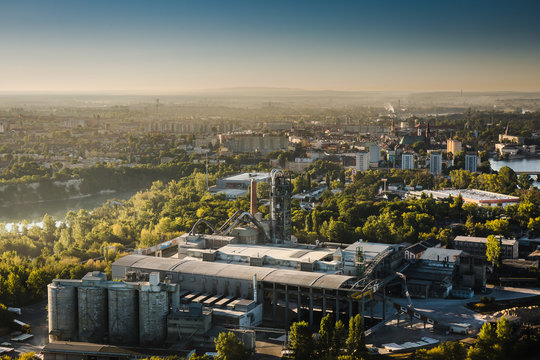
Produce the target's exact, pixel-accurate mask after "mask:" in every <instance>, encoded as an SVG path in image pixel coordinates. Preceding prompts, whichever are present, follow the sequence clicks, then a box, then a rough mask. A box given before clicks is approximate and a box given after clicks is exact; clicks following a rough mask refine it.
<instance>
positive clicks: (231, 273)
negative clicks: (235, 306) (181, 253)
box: [174, 260, 276, 280]
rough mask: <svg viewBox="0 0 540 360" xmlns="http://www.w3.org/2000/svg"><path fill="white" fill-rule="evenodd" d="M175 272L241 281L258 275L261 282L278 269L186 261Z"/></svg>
mask: <svg viewBox="0 0 540 360" xmlns="http://www.w3.org/2000/svg"><path fill="white" fill-rule="evenodd" d="M174 270H175V271H177V272H179V273H182V274H195V275H207V276H217V277H225V278H230V279H240V280H251V279H253V275H257V279H259V280H260V279H262V278H263V277H264V276H266V275H268V274H269V273H271V272H272V271H276V269H272V268H263V267H257V266H244V265H236V264H226V263H219V262H207V261H198V260H188V261H185V262H183V263H182V264H179V265H178V266H177V267H176V268H175V269H174Z"/></svg>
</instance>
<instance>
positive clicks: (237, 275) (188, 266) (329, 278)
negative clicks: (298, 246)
mask: <svg viewBox="0 0 540 360" xmlns="http://www.w3.org/2000/svg"><path fill="white" fill-rule="evenodd" d="M130 264H131V265H130ZM113 266H128V267H130V266H131V267H134V268H139V269H147V270H162V271H175V272H178V273H181V274H193V275H203V276H215V277H221V278H228V279H237V280H251V279H253V275H255V274H256V275H257V280H258V281H267V282H276V283H280V284H287V285H291V286H304V287H309V286H314V287H320V288H330V289H338V288H340V287H341V286H342V285H343V284H345V283H347V282H349V281H352V280H353V279H354V277H352V276H343V275H333V274H322V273H314V272H307V271H295V270H281V269H275V268H270V267H258V266H247V265H236V264H226V263H219V262H206V261H199V260H188V259H173V258H160V257H153V256H144V255H128V256H125V257H123V258H121V259H119V260H117V261H115V262H114V264H113Z"/></svg>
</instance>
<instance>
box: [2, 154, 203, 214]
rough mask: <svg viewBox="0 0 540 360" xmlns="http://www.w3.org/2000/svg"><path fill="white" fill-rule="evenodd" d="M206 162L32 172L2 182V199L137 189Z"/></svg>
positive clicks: (26, 200)
mask: <svg viewBox="0 0 540 360" xmlns="http://www.w3.org/2000/svg"><path fill="white" fill-rule="evenodd" d="M203 168H204V165H202V164H194V163H192V162H177V163H166V164H162V165H158V166H154V165H137V166H134V167H127V166H120V165H113V164H98V165H95V166H92V167H88V168H81V169H73V170H69V171H65V172H63V173H62V174H61V176H52V177H51V176H50V174H48V173H47V174H45V175H31V176H30V175H29V176H23V177H21V178H17V179H16V180H10V181H4V182H3V183H0V202H1V203H2V204H4V205H6V204H14V203H32V202H38V201H48V200H58V199H64V198H70V197H74V196H81V195H88V194H95V193H98V192H100V191H102V190H115V191H125V190H137V189H141V188H147V187H149V186H150V185H151V184H152V182H153V181H156V180H160V181H164V182H169V181H170V180H171V179H175V178H180V177H184V176H187V175H189V174H191V173H193V171H195V170H196V169H198V170H202V169H203Z"/></svg>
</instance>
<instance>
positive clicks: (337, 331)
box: [331, 320, 347, 356]
mask: <svg viewBox="0 0 540 360" xmlns="http://www.w3.org/2000/svg"><path fill="white" fill-rule="evenodd" d="M346 343H347V328H346V327H345V324H344V323H343V321H341V320H338V321H337V322H336V325H335V327H334V341H333V346H332V349H331V350H332V354H334V355H337V356H340V355H342V354H343V349H344V348H345V345H346Z"/></svg>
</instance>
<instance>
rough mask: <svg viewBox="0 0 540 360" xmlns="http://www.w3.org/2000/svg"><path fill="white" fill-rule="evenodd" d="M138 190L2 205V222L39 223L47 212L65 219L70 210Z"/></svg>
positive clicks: (97, 204)
mask: <svg viewBox="0 0 540 360" xmlns="http://www.w3.org/2000/svg"><path fill="white" fill-rule="evenodd" d="M136 192H137V191H134V190H132V191H122V192H106V193H100V194H94V195H88V196H84V197H79V198H74V199H63V200H54V201H46V202H39V203H29V204H18V205H10V206H9V207H3V206H1V207H0V223H4V224H10V223H11V224H12V223H20V222H21V221H23V220H27V221H28V222H29V223H38V222H40V221H41V220H43V216H44V215H45V214H49V215H51V216H52V217H53V218H54V219H55V220H64V217H65V215H66V213H67V212H68V211H70V210H73V211H79V210H80V209H85V210H92V209H94V208H96V207H98V206H100V205H102V204H103V203H104V202H106V201H107V200H109V199H117V200H126V199H129V198H130V197H131V196H133V195H134V194H135V193H136Z"/></svg>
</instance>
